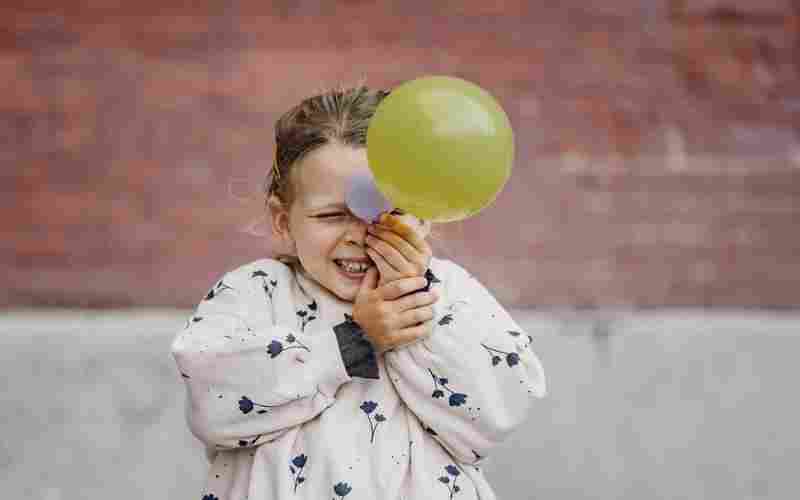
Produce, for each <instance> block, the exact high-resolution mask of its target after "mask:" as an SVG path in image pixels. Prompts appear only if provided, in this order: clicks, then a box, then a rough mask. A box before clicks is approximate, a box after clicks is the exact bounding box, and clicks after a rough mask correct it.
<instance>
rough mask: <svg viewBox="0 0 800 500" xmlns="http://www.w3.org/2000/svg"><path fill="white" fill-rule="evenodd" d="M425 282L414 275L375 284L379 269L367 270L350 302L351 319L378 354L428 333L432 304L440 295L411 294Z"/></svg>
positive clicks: (431, 317) (423, 285)
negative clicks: (351, 305) (354, 296)
mask: <svg viewBox="0 0 800 500" xmlns="http://www.w3.org/2000/svg"><path fill="white" fill-rule="evenodd" d="M427 284H428V282H427V280H426V279H425V278H424V277H414V278H402V279H399V280H397V281H393V282H391V283H388V284H386V285H382V286H378V270H377V269H376V268H374V267H372V268H370V269H369V270H368V271H367V275H366V276H365V277H364V281H362V282H361V288H360V289H359V291H358V294H357V295H356V298H355V301H354V303H353V321H355V322H356V323H358V325H359V326H360V327H361V329H362V330H364V334H365V335H366V336H367V337H368V338H369V341H370V342H371V343H372V346H373V347H374V348H375V349H376V350H377V351H378V352H379V353H382V352H385V351H388V350H389V349H392V348H394V347H398V346H401V345H405V344H409V343H411V342H414V341H415V340H417V339H420V338H423V337H425V336H427V335H428V334H429V333H430V332H431V328H432V323H433V322H432V320H433V317H434V311H433V304H434V303H436V301H437V300H439V294H438V292H437V291H436V290H431V291H428V292H417V293H412V292H415V291H416V290H419V289H421V288H424V287H425V286H426V285H427Z"/></svg>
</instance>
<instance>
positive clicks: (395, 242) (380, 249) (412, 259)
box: [366, 214, 432, 286]
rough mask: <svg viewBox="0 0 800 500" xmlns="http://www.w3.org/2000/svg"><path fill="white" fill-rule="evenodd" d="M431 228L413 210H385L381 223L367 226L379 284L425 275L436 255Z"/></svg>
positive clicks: (368, 240) (369, 248)
mask: <svg viewBox="0 0 800 500" xmlns="http://www.w3.org/2000/svg"><path fill="white" fill-rule="evenodd" d="M428 230H429V226H428V225H427V224H424V223H422V222H420V221H419V220H418V219H416V218H415V217H413V216H412V215H410V214H407V215H402V216H396V215H391V214H382V215H381V217H380V221H379V223H378V224H371V225H369V226H367V232H368V233H369V234H368V235H367V239H366V244H367V248H366V252H367V255H369V257H370V258H371V259H372V261H373V262H374V263H375V266H376V267H377V268H378V271H379V273H380V279H379V282H378V285H379V286H383V285H386V284H388V283H392V282H393V281H397V280H399V279H402V278H411V277H415V276H424V275H425V271H427V270H428V266H429V265H430V262H431V256H432V251H431V247H430V245H428V242H427V241H425V236H427V233H428ZM423 286H425V285H423Z"/></svg>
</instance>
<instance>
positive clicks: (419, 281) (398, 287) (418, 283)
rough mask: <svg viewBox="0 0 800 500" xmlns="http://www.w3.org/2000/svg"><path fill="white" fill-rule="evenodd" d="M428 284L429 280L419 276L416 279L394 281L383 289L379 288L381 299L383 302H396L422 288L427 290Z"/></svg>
mask: <svg viewBox="0 0 800 500" xmlns="http://www.w3.org/2000/svg"><path fill="white" fill-rule="evenodd" d="M427 284H428V280H426V279H425V278H424V277H422V276H417V277H414V278H400V279H398V280H395V281H392V282H391V283H387V284H385V285H383V286H381V287H378V290H380V294H381V298H382V299H383V300H395V299H399V298H400V297H402V296H403V295H408V294H409V293H412V292H416V291H417V290H419V289H421V288H425V286H426V285H427Z"/></svg>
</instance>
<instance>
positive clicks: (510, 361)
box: [385, 263, 546, 463]
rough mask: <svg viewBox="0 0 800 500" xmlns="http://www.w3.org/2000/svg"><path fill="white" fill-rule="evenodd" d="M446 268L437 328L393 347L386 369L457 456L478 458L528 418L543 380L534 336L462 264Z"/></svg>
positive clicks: (432, 431)
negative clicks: (423, 337) (442, 300)
mask: <svg viewBox="0 0 800 500" xmlns="http://www.w3.org/2000/svg"><path fill="white" fill-rule="evenodd" d="M441 267H442V268H443V269H442V270H443V271H444V274H445V276H443V277H441V279H442V281H443V283H442V285H443V286H444V287H446V290H445V293H444V294H442V296H443V299H444V302H443V306H438V305H437V308H436V309H437V313H436V320H435V323H434V324H435V326H434V330H433V332H432V333H431V335H430V336H429V337H427V338H426V339H424V340H422V341H419V342H415V343H412V344H410V345H407V346H405V347H401V348H398V349H395V350H392V351H389V352H387V353H386V354H385V362H386V369H387V372H388V375H389V376H390V379H391V381H392V383H393V384H394V385H395V388H396V389H397V392H398V393H399V395H400V397H401V398H402V399H403V400H404V402H405V404H406V406H408V408H409V409H410V410H411V411H412V412H413V413H414V414H415V415H416V416H417V417H418V418H419V420H420V421H421V422H422V425H423V427H424V428H425V429H426V430H427V431H428V432H429V433H430V434H432V435H433V436H434V437H435V438H436V439H437V440H438V441H439V442H440V443H441V444H442V445H443V446H444V447H445V448H446V449H447V450H448V451H449V452H450V453H451V454H452V455H453V457H454V458H455V459H457V460H459V461H461V462H462V463H476V462H478V461H479V460H480V459H482V458H484V457H485V456H487V454H488V453H489V452H490V450H491V449H492V448H493V447H494V446H495V445H497V444H499V443H501V442H502V441H504V440H505V439H506V437H507V436H508V435H509V434H510V433H511V431H513V430H514V429H515V428H516V427H518V426H519V425H520V424H522V423H523V421H524V420H525V418H526V414H527V412H528V410H529V409H530V407H531V404H532V401H533V400H534V399H535V398H541V397H544V395H545V394H546V386H545V378H544V373H543V371H542V365H541V363H540V362H539V359H538V358H537V357H536V354H534V352H533V350H532V349H531V342H532V337H531V336H529V335H527V334H526V333H525V332H523V331H522V329H521V328H520V327H519V325H517V324H516V322H514V320H513V319H512V318H511V316H510V315H509V314H508V313H507V312H506V311H505V309H503V307H502V306H500V304H499V303H498V302H497V300H495V298H494V297H493V296H492V295H491V294H490V293H489V292H488V291H487V290H486V288H484V287H483V286H482V285H481V284H480V283H479V282H478V281H477V280H476V279H475V278H473V277H472V276H470V275H469V274H468V273H467V272H466V271H465V270H464V269H462V268H461V267H459V266H457V265H456V264H453V263H448V265H446V266H445V265H442V266H441ZM436 272H437V274H438V272H439V271H436ZM435 286H439V285H435Z"/></svg>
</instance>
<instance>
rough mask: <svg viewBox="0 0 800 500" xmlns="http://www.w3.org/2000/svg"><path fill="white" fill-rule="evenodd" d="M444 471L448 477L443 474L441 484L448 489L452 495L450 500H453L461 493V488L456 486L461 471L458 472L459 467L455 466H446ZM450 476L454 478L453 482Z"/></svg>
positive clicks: (440, 479)
mask: <svg viewBox="0 0 800 500" xmlns="http://www.w3.org/2000/svg"><path fill="white" fill-rule="evenodd" d="M444 471H445V472H446V473H447V475H444V474H442V475H441V476H439V482H441V483H442V484H444V485H445V486H446V487H447V491H448V492H449V493H450V500H452V498H453V496H454V495H455V494H456V493H458V492H459V491H461V487H460V486H458V485H457V484H456V481H458V476H459V475H461V471H460V470H458V467H456V466H455V465H448V466H445V468H444ZM450 476H452V480H451V478H450Z"/></svg>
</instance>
